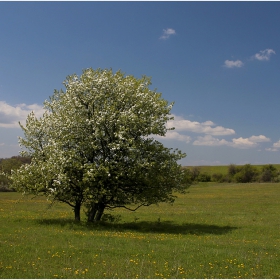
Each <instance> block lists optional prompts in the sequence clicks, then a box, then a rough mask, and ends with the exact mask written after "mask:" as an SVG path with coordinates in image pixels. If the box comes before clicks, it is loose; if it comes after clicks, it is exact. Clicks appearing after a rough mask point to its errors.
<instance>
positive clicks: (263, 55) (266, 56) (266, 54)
mask: <svg viewBox="0 0 280 280" xmlns="http://www.w3.org/2000/svg"><path fill="white" fill-rule="evenodd" d="M272 54H276V52H275V51H274V50H273V49H265V50H263V51H260V52H258V53H256V54H255V55H254V56H253V59H257V60H260V61H267V60H270V56H271V55H272Z"/></svg>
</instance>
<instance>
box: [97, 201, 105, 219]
mask: <svg viewBox="0 0 280 280" xmlns="http://www.w3.org/2000/svg"><path fill="white" fill-rule="evenodd" d="M104 209H105V204H104V203H103V202H99V203H98V212H97V215H96V217H95V220H96V221H100V220H101V217H102V215H103V213H104Z"/></svg>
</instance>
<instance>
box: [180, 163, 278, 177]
mask: <svg viewBox="0 0 280 280" xmlns="http://www.w3.org/2000/svg"><path fill="white" fill-rule="evenodd" d="M237 166H238V165H237ZM240 166H243V165H240ZM252 166H253V167H255V168H256V169H257V170H259V171H261V169H262V167H263V166H265V165H252ZM273 166H274V167H275V168H276V169H277V170H280V164H273ZM185 167H186V168H189V169H192V168H194V167H195V168H198V169H199V171H200V172H201V173H208V174H209V175H213V174H215V173H216V174H217V173H221V174H223V175H226V174H227V173H228V165H217V166H216V165H213V166H185Z"/></svg>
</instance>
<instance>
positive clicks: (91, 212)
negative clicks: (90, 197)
mask: <svg viewBox="0 0 280 280" xmlns="http://www.w3.org/2000/svg"><path fill="white" fill-rule="evenodd" d="M97 210H98V203H95V202H93V203H91V205H90V209H89V210H88V213H87V215H88V222H89V223H92V222H93V221H94V218H95V215H96V212H97Z"/></svg>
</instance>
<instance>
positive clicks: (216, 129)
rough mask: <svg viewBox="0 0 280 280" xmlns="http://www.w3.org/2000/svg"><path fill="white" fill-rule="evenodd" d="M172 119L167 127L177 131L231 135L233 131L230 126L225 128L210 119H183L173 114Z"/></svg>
mask: <svg viewBox="0 0 280 280" xmlns="http://www.w3.org/2000/svg"><path fill="white" fill-rule="evenodd" d="M173 117H174V120H170V121H169V122H168V123H167V127H168V128H172V127H175V129H176V130H177V131H190V132H195V133H204V134H210V135H232V134H235V131H234V130H233V129H230V128H225V127H222V126H215V124H214V123H213V122H212V121H206V122H202V123H199V122H196V121H190V120H185V119H183V118H181V117H178V116H175V115H173Z"/></svg>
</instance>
